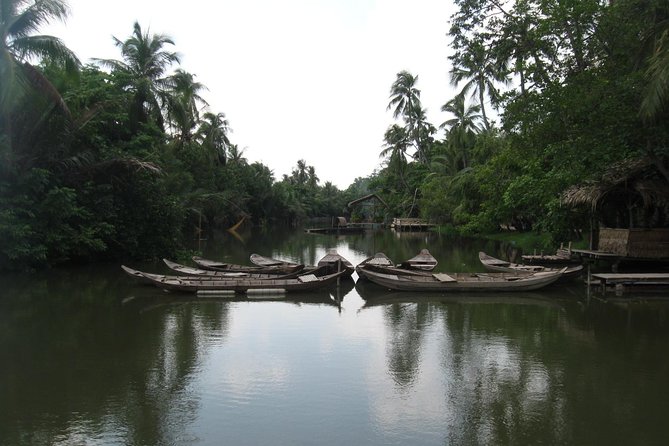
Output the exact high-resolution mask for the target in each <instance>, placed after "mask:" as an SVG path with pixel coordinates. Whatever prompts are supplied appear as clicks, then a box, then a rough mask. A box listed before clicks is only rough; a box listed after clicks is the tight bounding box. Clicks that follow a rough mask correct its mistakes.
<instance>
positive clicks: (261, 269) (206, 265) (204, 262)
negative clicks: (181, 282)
mask: <svg viewBox="0 0 669 446" xmlns="http://www.w3.org/2000/svg"><path fill="white" fill-rule="evenodd" d="M193 262H195V264H196V265H198V266H199V267H200V268H202V269H206V270H210V271H224V272H233V273H265V274H277V275H281V274H290V273H294V272H297V271H301V270H303V269H304V265H293V266H257V265H255V266H247V265H235V264H233V263H224V262H217V261H215V260H209V259H203V258H202V257H198V256H193Z"/></svg>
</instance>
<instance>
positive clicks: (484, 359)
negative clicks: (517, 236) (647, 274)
mask: <svg viewBox="0 0 669 446" xmlns="http://www.w3.org/2000/svg"><path fill="white" fill-rule="evenodd" d="M199 245H200V246H199V248H200V249H201V251H202V252H203V255H204V256H205V257H208V258H215V259H220V260H225V261H229V262H236V263H248V256H249V254H250V253H252V252H257V253H260V254H263V255H268V256H274V257H282V258H286V259H291V260H295V261H299V262H303V263H308V264H313V263H315V262H317V261H318V259H319V258H321V257H322V256H323V255H325V253H326V250H327V249H329V248H337V250H338V252H339V253H340V254H342V255H343V256H344V257H346V258H347V259H348V260H350V261H351V262H352V263H353V264H357V263H358V262H360V261H361V260H363V259H364V258H365V257H367V256H368V255H371V254H373V253H375V252H379V251H383V252H385V253H386V254H388V255H389V256H390V257H391V258H392V259H394V260H396V261H400V260H405V259H407V258H409V257H412V256H414V255H415V254H417V253H418V251H419V250H420V249H421V248H425V247H428V248H429V249H430V251H431V252H432V254H433V255H434V256H435V257H436V258H437V259H438V260H439V261H440V264H439V267H438V270H439V271H483V268H482V267H481V266H480V264H479V263H478V258H477V253H478V251H479V250H485V251H487V252H488V253H490V254H492V255H496V256H503V255H508V254H510V253H511V254H512V253H514V252H515V250H514V249H513V246H506V247H502V246H500V245H499V244H498V243H495V242H490V241H481V240H465V239H454V238H448V237H441V236H439V235H436V234H425V233H424V234H411V233H404V234H397V233H394V232H391V231H377V232H375V233H371V232H370V233H366V234H365V235H355V236H345V237H337V236H325V235H311V234H304V233H303V232H301V231H284V230H266V231H257V232H254V233H250V232H249V233H245V234H241V235H240V236H239V237H233V236H232V235H229V234H218V235H217V236H216V237H213V238H211V239H210V240H206V241H202V242H200V243H199ZM196 248H197V246H196ZM129 266H132V267H135V268H138V269H142V270H146V271H155V272H167V270H166V268H165V267H164V266H163V265H162V264H160V263H158V262H155V263H131V264H130V265H129ZM356 277H357V276H356V275H355V274H354V278H356ZM0 286H1V289H2V291H1V292H0V296H1V297H0V445H3V446H7V445H10V446H13V445H73V444H74V445H92V444H95V445H192V444H195V445H221V444H226V445H261V444H271V445H312V444H319V445H341V444H351V445H357V444H364V445H525V444H527V445H530V444H574V445H589V444H593V445H594V444H643V445H653V444H658V445H660V444H662V445H664V444H666V441H667V438H669V423H667V422H666V420H667V417H668V416H669V354H668V353H669V299H667V300H663V299H662V297H663V296H662V295H657V294H654V295H648V294H643V295H641V294H638V295H637V294H632V295H625V296H622V297H621V296H615V295H607V296H601V295H599V294H598V293H594V292H592V293H591V292H588V291H587V290H586V287H585V285H584V283H583V282H582V281H576V282H574V283H571V284H567V285H554V286H552V287H551V288H549V289H546V290H545V291H541V292H530V293H516V294H514V293H510V294H490V295H484V294H478V295H455V296H449V295H439V294H428V295H421V294H416V293H397V292H394V293H392V292H389V291H385V290H382V289H380V288H378V287H376V286H374V285H371V284H366V285H365V284H358V285H354V283H353V281H350V282H349V281H343V282H342V283H341V284H340V286H339V287H333V288H331V289H328V290H325V291H322V292H317V293H309V294H304V295H298V294H295V295H290V294H289V295H287V296H286V299H278V300H277V299H270V298H267V299H260V300H253V301H250V300H246V299H239V298H238V299H225V298H208V299H206V298H205V299H195V298H193V297H189V296H188V295H178V294H168V293H165V292H163V291H161V290H158V289H157V288H153V287H151V286H142V285H139V284H137V283H135V282H134V281H133V280H132V279H131V278H129V277H128V276H126V275H124V274H123V272H122V271H121V269H120V268H119V264H105V265H99V264H98V265H92V266H70V267H67V268H57V269H52V270H49V271H45V272H39V273H35V274H19V275H16V274H14V275H9V276H8V275H5V276H0Z"/></svg>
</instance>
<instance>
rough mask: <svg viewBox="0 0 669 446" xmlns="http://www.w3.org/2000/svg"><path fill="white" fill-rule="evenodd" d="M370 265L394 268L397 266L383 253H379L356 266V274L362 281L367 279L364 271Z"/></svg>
mask: <svg viewBox="0 0 669 446" xmlns="http://www.w3.org/2000/svg"><path fill="white" fill-rule="evenodd" d="M368 265H372V266H381V267H386V268H392V267H394V265H395V264H394V263H393V261H392V260H390V257H388V256H387V255H385V254H384V253H382V252H377V253H376V254H374V255H373V256H371V257H367V258H366V259H365V260H363V261H362V262H360V263H358V264H357V265H356V267H355V272H356V273H358V278H360V279H364V278H365V275H364V273H363V271H362V269H363V268H365V267H366V266H368Z"/></svg>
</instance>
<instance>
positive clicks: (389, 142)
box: [379, 124, 409, 190]
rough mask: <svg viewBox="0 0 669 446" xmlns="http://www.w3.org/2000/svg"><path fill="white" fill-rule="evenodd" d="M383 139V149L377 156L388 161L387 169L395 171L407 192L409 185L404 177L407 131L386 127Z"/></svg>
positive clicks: (401, 128)
mask: <svg viewBox="0 0 669 446" xmlns="http://www.w3.org/2000/svg"><path fill="white" fill-rule="evenodd" d="M383 139H384V146H385V148H384V149H383V150H382V151H381V153H380V154H379V156H380V157H381V158H387V159H388V167H389V168H390V169H392V170H395V171H397V174H398V175H399V177H400V180H401V181H402V185H403V186H404V188H405V189H406V190H408V189H409V185H408V184H407V182H406V179H405V177H404V168H405V165H406V156H407V148H408V147H409V141H408V136H407V131H406V129H405V128H404V127H402V126H400V125H397V124H393V125H392V126H390V127H388V130H386V133H385V135H384V138H383Z"/></svg>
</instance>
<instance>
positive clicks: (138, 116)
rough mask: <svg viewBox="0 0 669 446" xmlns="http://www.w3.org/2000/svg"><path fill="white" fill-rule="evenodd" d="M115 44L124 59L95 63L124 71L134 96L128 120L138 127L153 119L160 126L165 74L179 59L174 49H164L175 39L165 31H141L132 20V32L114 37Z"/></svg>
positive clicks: (167, 85)
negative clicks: (127, 35)
mask: <svg viewBox="0 0 669 446" xmlns="http://www.w3.org/2000/svg"><path fill="white" fill-rule="evenodd" d="M114 44H115V45H116V46H117V47H119V48H120V49H121V56H122V58H123V61H118V60H113V59H98V62H99V63H100V64H102V65H103V66H106V67H109V68H111V69H113V70H118V71H120V72H122V73H125V74H127V79H128V80H127V82H128V87H129V88H130V89H131V90H132V91H133V92H134V95H135V99H134V103H133V106H132V109H131V122H132V123H133V124H134V125H136V126H137V125H138V124H139V123H145V122H148V120H149V119H152V120H153V121H154V122H155V123H156V124H158V126H159V127H160V128H161V129H162V128H163V125H164V119H163V116H162V111H161V105H163V104H164V103H165V102H166V92H167V90H168V88H169V85H170V80H169V79H168V78H166V77H164V75H165V73H166V72H167V70H168V69H169V68H170V67H171V65H172V64H173V63H179V61H180V60H179V55H178V54H177V53H176V52H173V51H168V50H166V49H165V47H166V46H167V45H174V42H173V41H172V39H171V38H170V37H168V36H166V35H164V34H150V33H149V32H148V31H147V32H143V31H142V27H141V26H140V25H139V23H138V22H135V23H134V25H133V32H132V35H131V36H130V37H128V38H127V39H126V40H124V41H121V40H120V39H117V38H116V37H114Z"/></svg>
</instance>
